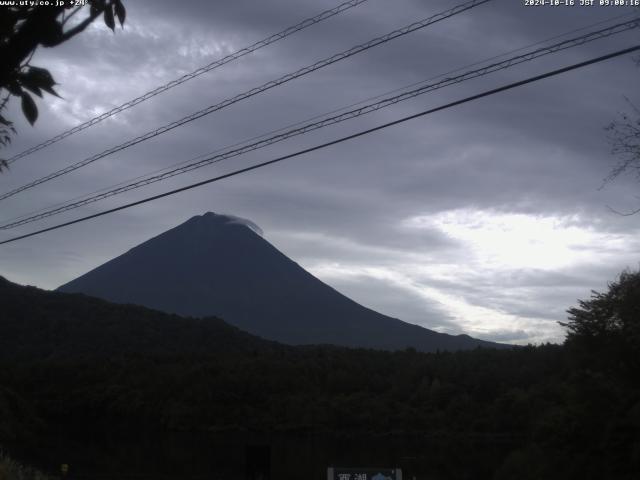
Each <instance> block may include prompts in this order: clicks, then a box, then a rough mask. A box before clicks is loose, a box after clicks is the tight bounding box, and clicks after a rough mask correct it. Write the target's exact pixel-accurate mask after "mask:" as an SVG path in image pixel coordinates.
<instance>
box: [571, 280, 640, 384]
mask: <svg viewBox="0 0 640 480" xmlns="http://www.w3.org/2000/svg"><path fill="white" fill-rule="evenodd" d="M578 303H579V306H578V307H573V308H570V309H569V310H567V313H569V321H568V322H567V323H562V322H561V323H560V324H561V325H563V326H565V327H567V328H568V330H569V332H568V335H567V344H569V346H575V347H577V348H578V350H581V351H582V352H584V353H585V358H588V359H589V362H593V363H594V364H596V365H598V366H601V367H605V368H606V369H612V370H615V371H616V372H620V373H633V372H638V370H639V367H640V270H638V271H636V272H631V271H624V272H622V273H621V274H620V277H619V278H618V280H617V281H614V282H612V283H610V284H609V290H608V291H607V292H605V293H600V292H596V291H593V292H592V293H591V298H590V299H589V300H580V301H579V302H578Z"/></svg>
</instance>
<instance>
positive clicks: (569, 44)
mask: <svg viewBox="0 0 640 480" xmlns="http://www.w3.org/2000/svg"><path fill="white" fill-rule="evenodd" d="M638 25H640V19H634V20H631V21H628V22H624V23H620V24H617V25H613V26H611V27H608V28H604V29H601V30H598V31H595V32H589V33H587V34H585V35H581V36H579V37H576V38H572V39H569V40H565V41H563V42H559V43H556V44H554V45H550V46H548V47H543V48H539V49H536V50H534V51H531V52H528V53H525V54H522V55H518V56H515V57H512V58H509V59H506V60H504V61H502V62H497V63H493V64H490V65H487V66H485V67H482V68H479V69H475V70H471V71H468V72H465V73H463V74H461V75H458V76H456V77H447V78H445V79H444V80H441V81H440V82H436V83H432V84H427V85H423V86H421V87H419V88H417V89H414V90H411V91H408V92H404V93H402V94H400V95H396V96H393V97H389V98H385V99H383V100H381V101H379V102H375V103H371V104H368V105H365V106H362V107H360V108H357V109H354V110H350V111H347V112H344V113H341V114H339V115H335V116H332V117H328V118H325V119H323V120H320V121H318V122H313V123H309V124H306V125H303V126H300V127H298V128H294V129H292V130H289V131H286V132H284V133H279V134H277V135H275V136H272V137H268V138H265V139H262V140H259V141H257V142H255V143H251V144H248V145H244V146H242V147H240V148H236V149H233V150H229V151H226V152H224V153H218V152H217V151H216V152H213V153H209V154H205V155H201V156H199V157H196V158H200V160H198V161H196V162H193V163H189V164H187V165H185V166H181V167H177V168H174V169H172V170H168V171H165V172H164V173H160V174H157V175H151V176H150V175H147V176H144V177H142V179H141V180H138V181H134V182H131V183H128V184H124V185H123V186H117V187H116V188H113V189H111V190H106V191H104V189H103V191H102V192H101V193H99V194H96V195H93V196H89V197H86V196H85V197H82V199H81V200H78V201H75V202H74V201H73V200H70V201H68V202H65V203H63V204H62V205H61V206H59V207H54V208H50V209H48V210H45V211H42V212H41V213H38V214H35V215H31V216H22V217H21V218H20V219H17V220H13V221H11V220H10V221H7V223H4V224H2V225H0V229H2V230H7V229H10V228H15V227H18V226H21V225H25V224H27V223H31V222H35V221H38V220H41V219H44V218H47V217H51V216H53V215H58V214H60V213H63V212H66V211H69V210H73V209H76V208H79V207H82V206H84V205H88V204H90V203H94V202H97V201H100V200H104V199H105V198H108V197H112V196H115V195H118V194H121V193H125V192H128V191H130V190H134V189H137V188H140V187H143V186H146V185H150V184H152V183H156V182H159V181H162V180H166V179H167V178H171V177H174V176H177V175H181V174H183V173H187V172H190V171H193V170H196V169H198V168H202V167H205V166H207V165H211V164H213V163H218V162H221V161H223V160H226V159H228V158H232V157H236V156H239V155H242V154H245V153H248V152H250V151H253V150H257V149H260V148H264V147H266V146H269V145H273V144H274V143H278V142H281V141H283V140H286V139H289V138H292V137H294V136H298V135H302V134H305V133H308V132H310V131H314V130H317V129H320V128H324V127H327V126H329V125H333V124H336V123H340V122H343V121H345V120H350V119H353V118H357V117H360V116H362V115H365V114H368V113H372V112H375V111H377V110H380V109H383V108H386V107H389V106H391V105H395V104H396V103H399V102H402V101H405V100H409V99H411V98H415V97H417V96H418V95H423V94H425V93H428V92H432V91H434V90H437V89H440V88H444V87H447V86H450V85H454V84H457V83H461V82H463V81H467V80H470V79H473V78H477V77H480V76H484V75H487V74H489V73H493V72H496V71H498V70H503V69H506V68H510V67H513V66H515V65H519V64H521V63H524V62H528V61H531V60H534V59H536V58H539V57H542V56H545V55H549V54H552V53H556V52H558V51H562V50H566V49H568V48H573V47H576V46H579V45H584V44H585V43H588V42H592V41H594V40H599V39H602V38H607V37H609V36H611V35H615V34H618V33H622V32H624V31H627V30H630V29H632V28H636V27H638ZM205 156H208V157H207V158H202V157H205ZM164 170H166V169H163V171H164ZM25 217H26V218H25Z"/></svg>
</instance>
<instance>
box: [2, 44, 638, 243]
mask: <svg viewBox="0 0 640 480" xmlns="http://www.w3.org/2000/svg"><path fill="white" fill-rule="evenodd" d="M638 50H640V45H636V46H634V47H629V48H625V49H623V50H618V51H616V52H613V53H609V54H607V55H602V56H600V57H596V58H593V59H591V60H587V61H584V62H580V63H576V64H573V65H569V66H567V67H563V68H559V69H557V70H552V71H550V72H547V73H543V74H541V75H536V76H534V77H529V78H527V79H525V80H520V81H518V82H514V83H510V84H508V85H503V86H502V87H498V88H494V89H491V90H487V91H485V92H482V93H479V94H477V95H472V96H470V97H466V98H463V99H461V100H457V101H455V102H451V103H447V104H445V105H441V106H439V107H436V108H431V109H429V110H424V111H422V112H419V113H415V114H413V115H409V116H406V117H403V118H400V119H398V120H394V121H392V122H388V123H384V124H382V125H378V126H377V127H373V128H369V129H367V130H362V131H360V132H357V133H354V134H352V135H347V136H344V137H341V138H338V139H336V140H332V141H330V142H326V143H323V144H320V145H316V146H314V147H310V148H305V149H304V150H299V151H297V152H294V153H290V154H288V155H283V156H281V157H277V158H274V159H272V160H267V161H265V162H261V163H257V164H255V165H251V166H249V167H245V168H241V169H238V170H234V171H233V172H230V173H226V174H224V175H219V176H217V177H213V178H209V179H207V180H203V181H200V182H196V183H192V184H190V185H187V186H184V187H180V188H176V189H175V190H170V191H168V192H164V193H161V194H158V195H154V196H152V197H147V198H145V199H142V200H138V201H135V202H131V203H127V204H125V205H121V206H119V207H115V208H111V209H109V210H103V211H102V212H98V213H94V214H92V215H87V216H86V217H81V218H78V219H75V220H71V221H69V222H64V223H60V224H58V225H54V226H52V227H48V228H43V229H41V230H37V231H35V232H31V233H27V234H25V235H20V236H17V237H13V238H10V239H7V240H3V241H0V245H5V244H7V243H11V242H16V241H18V240H23V239H25V238H29V237H33V236H35V235H40V234H42V233H45V232H50V231H53V230H58V229H60V228H63V227H67V226H70V225H74V224H76V223H80V222H84V221H87V220H91V219H93V218H97V217H101V216H104V215H107V214H109V213H114V212H118V211H120V210H125V209H127V208H131V207H135V206H137V205H142V204H144V203H148V202H152V201H155V200H159V199H161V198H164V197H168V196H170V195H175V194H176V193H180V192H184V191H187V190H191V189H193V188H196V187H200V186H202V185H207V184H209V183H213V182H217V181H220V180H224V179H225V178H230V177H234V176H236V175H240V174H242V173H246V172H249V171H252V170H257V169H258V168H262V167H266V166H267V165H272V164H274V163H278V162H282V161H283V160H288V159H290V158H294V157H298V156H301V155H304V154H307V153H310V152H314V151H317V150H321V149H324V148H327V147H330V146H332V145H337V144H339V143H343V142H346V141H348V140H352V139H354V138H358V137H362V136H364V135H368V134H370V133H373V132H377V131H378V130H382V129H385V128H389V127H391V126H394V125H399V124H401V123H404V122H407V121H409V120H413V119H416V118H420V117H423V116H425V115H429V114H432V113H435V112H439V111H441V110H446V109H448V108H452V107H455V106H458V105H462V104H464V103H468V102H472V101H475V100H479V99H481V98H484V97H488V96H490V95H495V94H496V93H500V92H504V91H507V90H511V89H514V88H517V87H521V86H523V85H527V84H530V83H534V82H537V81H540V80H543V79H545V78H549V77H553V76H556V75H560V74H562V73H566V72H569V71H571V70H576V69H578V68H583V67H586V66H588V65H593V64H595V63H599V62H603V61H605V60H609V59H611V58H615V57H619V56H621V55H626V54H629V53H633V52H636V51H638Z"/></svg>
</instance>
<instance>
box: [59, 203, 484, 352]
mask: <svg viewBox="0 0 640 480" xmlns="http://www.w3.org/2000/svg"><path fill="white" fill-rule="evenodd" d="M254 229H255V226H254V225H253V224H251V223H250V222H247V221H242V220H240V219H237V218H235V217H229V216H225V215H216V214H214V213H211V212H209V213H206V214H204V215H202V216H196V217H193V218H191V219H190V220H188V221H187V222H185V223H183V224H181V225H179V226H177V227H175V228H173V229H171V230H168V231H167V232H165V233H163V234H161V235H158V236H157V237H154V238H152V239H150V240H148V241H146V242H144V243H142V244H140V245H138V246H137V247H135V248H133V249H131V250H130V251H128V252H127V253H125V254H123V255H121V256H119V257H117V258H115V259H113V260H111V261H109V262H107V263H105V264H103V265H101V266H99V267H98V268H96V269H94V270H92V271H90V272H88V273H86V274H85V275H82V276H81V277H79V278H77V279H75V280H73V281H71V282H69V283H67V284H65V285H63V286H61V287H60V288H59V291H62V292H79V293H85V294H87V295H91V296H96V297H100V298H104V299H106V300H109V301H113V302H117V303H133V304H138V305H144V306H147V307H150V308H154V309H157V310H162V311H165V312H169V313H176V314H179V315H186V316H194V317H203V316H211V315H215V316H217V317H219V318H223V319H224V320H225V321H227V322H229V323H231V324H233V325H235V326H237V327H239V328H241V329H243V330H246V331H247V332H250V333H252V334H255V335H259V336H261V337H263V338H267V339H271V340H277V341H280V342H284V343H288V344H294V345H296V344H334V345H342V346H351V347H365V348H380V349H391V350H393V349H403V348H406V347H414V348H416V349H418V350H422V351H435V350H437V349H440V350H459V349H469V348H475V347H476V346H497V345H496V344H492V343H490V342H483V341H481V340H476V339H473V338H471V337H469V336H467V335H459V336H452V335H445V334H441V333H437V332H434V331H431V330H428V329H425V328H422V327H419V326H416V325H412V324H408V323H405V322H402V321H400V320H397V319H394V318H391V317H388V316H386V315H382V314H380V313H377V312H374V311H373V310H370V309H368V308H365V307H363V306H362V305H359V304H357V303H356V302H354V301H352V300H350V299H349V298H347V297H345V296H344V295H342V294H340V293H339V292H337V291H336V290H334V289H333V288H331V287H329V286H328V285H326V284H324V283H323V282H321V281H320V280H318V279H317V278H315V277H314V276H313V275H311V274H310V273H308V272H307V271H305V270H304V269H303V268H301V267H300V266H299V265H298V264H296V263H295V262H293V261H292V260H290V259H289V258H287V257H286V256H285V255H283V254H282V253H281V252H279V251H278V250H277V249H276V248H275V247H273V246H272V245H271V244H270V243H269V242H267V241H266V240H264V239H263V238H262V237H261V236H260V235H258V234H256V233H255V231H254Z"/></svg>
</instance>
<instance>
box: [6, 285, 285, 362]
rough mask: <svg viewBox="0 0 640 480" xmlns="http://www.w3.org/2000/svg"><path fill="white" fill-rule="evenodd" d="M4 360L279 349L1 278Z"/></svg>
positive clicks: (203, 324)
mask: <svg viewBox="0 0 640 480" xmlns="http://www.w3.org/2000/svg"><path fill="white" fill-rule="evenodd" d="M0 299H2V307H1V308H2V315H0V360H3V359H25V360H37V359H43V358H45V359H66V358H78V357H117V356H120V355H128V354H135V355H183V354H195V355H212V354H229V353H250V352H254V351H256V350H265V349H274V348H278V346H277V344H275V343H273V342H269V341H266V340H263V339H261V338H257V337H254V336H253V335H249V334H248V333H245V332H243V331H241V330H239V329H237V328H236V327H233V326H231V325H228V324H227V323H225V322H223V321H222V320H220V319H218V318H203V319H200V318H181V317H178V316H176V315H170V314H167V313H163V312H158V311H154V310H150V309H148V308H145V307H139V306H135V305H117V304H113V303H109V302H107V301H104V300H100V299H98V298H92V297H87V296H85V295H70V294H66V293H58V292H49V291H46V290H40V289H38V288H35V287H24V286H21V285H17V284H15V283H11V282H9V281H8V280H6V279H4V278H3V277H0Z"/></svg>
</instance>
